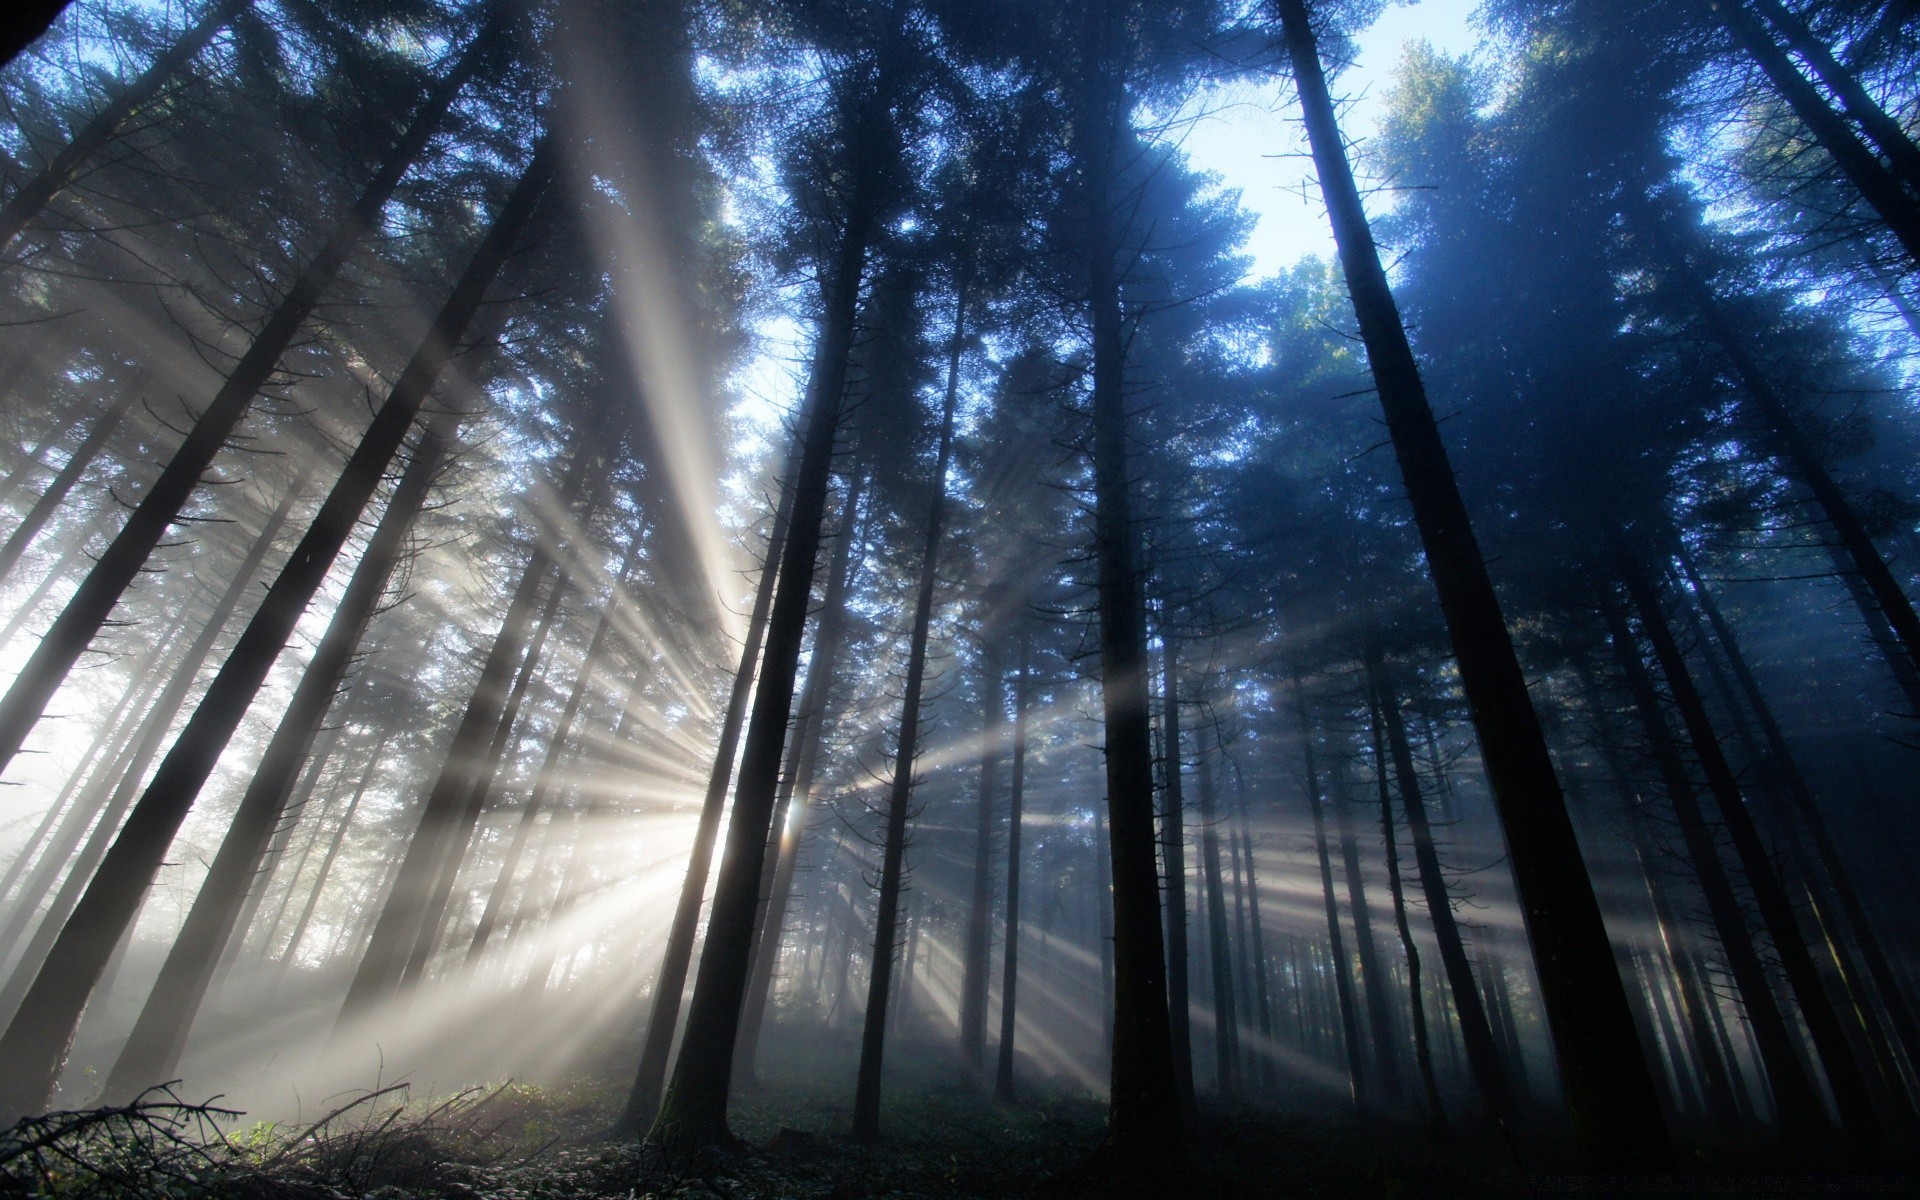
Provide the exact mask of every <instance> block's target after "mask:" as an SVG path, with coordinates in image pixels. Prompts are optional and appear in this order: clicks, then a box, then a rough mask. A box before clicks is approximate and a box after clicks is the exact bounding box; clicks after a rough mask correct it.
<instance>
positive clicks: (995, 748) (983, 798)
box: [960, 618, 1007, 1078]
mask: <svg viewBox="0 0 1920 1200" xmlns="http://www.w3.org/2000/svg"><path fill="white" fill-rule="evenodd" d="M994 625H995V622H994V621H993V620H992V619H991V618H989V619H988V621H987V623H986V627H985V628H984V629H983V631H982V632H983V634H984V635H985V636H984V638H983V641H984V643H985V644H984V645H983V646H982V647H981V651H980V662H981V666H980V691H981V694H982V700H983V703H982V709H983V710H984V720H983V727H982V729H981V734H980V742H981V745H980V798H979V803H978V805H977V807H976V811H975V820H974V829H973V888H972V894H971V895H970V896H969V897H968V901H967V940H966V946H965V949H964V953H963V954H962V956H961V962H962V964H963V975H962V978H961V983H960V1053H961V1057H962V1058H963V1059H964V1060H965V1062H966V1065H967V1069H968V1070H969V1071H971V1072H972V1073H973V1074H974V1076H975V1077H976V1078H983V1077H984V1076H985V1073H986V1057H987V992H988V990H989V985H990V984H991V982H992V979H991V976H992V974H993V954H992V942H993V818H994V793H995V792H996V791H998V790H999V786H1000V780H999V775H1000V756H1001V754H1002V753H1004V746H1003V744H1004V743H1005V741H1006V738H1007V710H1006V704H1007V697H1006V682H1005V680H1004V679H1002V677H1001V670H1002V668H1001V664H1000V653H999V648H998V647H997V646H996V645H994V640H995V638H996V637H997V636H998V630H997V629H995V628H994Z"/></svg>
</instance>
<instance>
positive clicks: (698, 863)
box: [609, 287, 858, 1138]
mask: <svg viewBox="0 0 1920 1200" xmlns="http://www.w3.org/2000/svg"><path fill="white" fill-rule="evenodd" d="M855 290H856V291H857V290H858V289H857V287H856V289H855ZM849 326H851V318H849ZM849 336H851V334H849ZM821 369H822V367H821V366H819V365H816V368H815V373H816V374H818V373H819V371H820V370H821ZM843 371H844V368H843ZM842 378H844V374H843V376H842ZM799 463H800V454H799V444H798V440H797V439H796V444H795V446H794V448H793V450H792V452H791V453H790V454H789V455H788V460H787V470H786V473H785V475H784V477H783V478H782V479H781V480H780V485H779V486H780V500H779V501H778V503H776V504H775V505H774V514H773V525H772V527H771V528H770V529H769V530H768V531H767V550H766V557H765V561H764V562H762V563H761V566H760V582H759V586H758V587H757V588H756V589H755V591H754V597H753V612H752V614H751V615H750V616H749V617H748V618H747V637H746V641H745V642H744V643H743V644H742V645H741V648H740V663H739V665H738V666H737V667H736V668H735V669H734V674H733V689H732V691H731V692H730V693H729V694H728V696H727V711H726V714H725V716H724V717H722V719H721V723H720V743H719V748H718V750H717V751H716V752H715V754H714V759H713V770H712V771H711V772H710V773H709V774H708V776H707V792H706V797H705V799H704V800H703V801H702V802H701V805H700V820H699V823H698V825H696V826H695V828H694V834H693V847H692V849H691V851H690V852H689V853H688V856H687V874H686V877H685V878H684V879H683V880H682V881H681V884H680V898H679V901H678V903H677V904H676V905H675V906H674V910H673V923H672V924H671V925H670V926H669V927H668V930H667V945H666V950H665V952H664V954H663V955H662V957H661V961H660V973H659V974H658V975H657V976H656V977H655V979H654V985H653V1004H652V1005H651V1011H650V1012H649V1013H648V1015H647V1037H646V1041H645V1043H644V1044H643V1045H642V1046H641V1050H640V1066H639V1068H638V1070H636V1071H635V1073H634V1080H633V1087H632V1088H630V1089H628V1092H627V1104H626V1107H625V1109H623V1110H622V1111H621V1114H620V1119H619V1120H617V1121H615V1122H614V1124H613V1128H612V1130H610V1131H609V1136H611V1137H614V1138H636V1137H639V1136H640V1134H641V1132H642V1131H643V1130H644V1129H646V1127H647V1122H649V1121H651V1120H652V1119H653V1115H654V1113H655V1112H656V1111H657V1110H658V1109H659V1107H660V1089H661V1086H662V1084H663V1083H664V1082H665V1081H666V1077H667V1059H668V1056H669V1055H670V1053H671V1052H672V1050H673V1035H674V1032H675V1030H676V1029H677V1027H678V1026H679V1023H680V999H681V995H682V993H684V992H685V991H686V988H687V968H688V967H689V966H690V965H691V964H692V962H693V939H694V936H695V934H696V932H697V931H698V929H699V926H700V906H701V904H702V903H703V902H704V901H705V899H706V894H707V874H708V871H709V870H710V869H711V867H712V865H713V843H714V839H715V837H716V835H717V834H718V832H719V829H720V818H721V816H722V815H723V813H724V812H725V809H726V801H727V787H728V785H729V783H731V781H732V779H733V760H734V757H735V753H736V752H737V751H738V749H739V746H740V733H741V729H742V727H743V726H744V725H745V723H746V716H747V700H748V698H749V696H750V695H751V694H752V692H753V681H754V676H755V671H756V669H757V668H758V667H759V665H760V648H761V643H762V641H763V640H764V639H765V636H766V631H767V620H768V615H769V613H770V611H771V609H772V605H773V593H774V584H775V581H776V580H777V579H778V578H779V574H780V564H781V561H782V555H783V552H784V550H785V547H786V543H787V527H788V525H789V523H790V522H791V519H792V514H793V502H794V487H795V486H796V484H797V483H798V479H797V472H798V469H799ZM823 503H824V501H823Z"/></svg>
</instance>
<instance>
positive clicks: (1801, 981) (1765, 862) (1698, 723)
mask: <svg viewBox="0 0 1920 1200" xmlns="http://www.w3.org/2000/svg"><path fill="white" fill-rule="evenodd" d="M1626 583H1627V592H1628V594H1629V595H1630V596H1631V597H1632V599H1633V604H1634V607H1635V608H1636V609H1637V610H1638V611H1639V613H1640V622H1641V626H1642V628H1644V629H1645V630H1646V634H1647V640H1648V642H1649V643H1651V644H1652V646H1653V651H1654V656H1655V657H1656V658H1657V659H1658V660H1659V662H1660V669H1661V673H1662V674H1664V675H1665V676H1666V677H1667V687H1668V688H1669V689H1670V690H1671V692H1672V695H1673V699H1674V703H1675V705H1676V707H1678V708H1679V710H1680V716H1681V720H1682V721H1683V722H1684V723H1685V725H1686V728H1687V736H1688V739H1689V740H1691V741H1692V742H1693V744H1694V752H1695V753H1696V754H1697V755H1699V758H1700V763H1701V766H1702V768H1703V769H1704V770H1705V773H1706V777H1707V784H1708V786H1709V787H1710V788H1711V789H1712V791H1713V796H1714V801H1715V803H1716V805H1717V807H1718V808H1719V810H1720V822H1721V824H1722V825H1723V826H1724V827H1725V829H1726V831H1727V834H1728V836H1729V838H1730V839H1731V840H1732V842H1733V848H1734V853H1735V854H1736V855H1738V857H1739V859H1740V866H1741V870H1742V871H1743V872H1744V873H1745V874H1746V877H1747V887H1748V888H1749V889H1750V890H1751V892H1752V894H1753V900H1754V904H1755V906H1756V907H1758V908H1759V910H1760V916H1761V919H1762V921H1764V922H1765V925H1766V929H1767V933H1768V934H1769V936H1770V937H1771V938H1772V941H1773V947H1774V951H1775V953H1777V954H1778V955H1779V956H1780V965H1781V967H1782V969H1783V970H1784V972H1785V974H1786V977H1787V982H1788V984H1789V985H1790V986H1791V987H1792V989H1793V995H1794V999H1795V1000H1797V1001H1798V1002H1799V1005H1800V1017H1801V1019H1802V1020H1803V1021H1805V1022H1806V1025H1807V1032H1808V1034H1809V1035H1810V1036H1811V1037H1812V1039H1813V1045H1814V1049H1815V1051H1816V1052H1817V1053H1818V1055H1819V1057H1820V1065H1821V1066H1822V1067H1823V1068H1824V1069H1825V1071H1826V1075H1827V1086H1828V1087H1829V1088H1831V1089H1832V1091H1833V1098H1834V1103H1835V1104H1836V1106H1837V1107H1838V1108H1839V1111H1840V1123H1841V1126H1842V1127H1843V1128H1844V1129H1845V1130H1846V1132H1847V1134H1848V1136H1849V1137H1850V1138H1851V1139H1852V1140H1853V1141H1854V1143H1855V1144H1856V1145H1857V1146H1858V1147H1859V1148H1861V1149H1862V1150H1866V1151H1868V1152H1870V1153H1871V1152H1873V1151H1876V1150H1877V1149H1878V1147H1879V1145H1880V1141H1881V1128H1880V1119H1879V1116H1878V1115H1877V1114H1876V1113H1875V1112H1874V1109H1873V1100H1872V1096H1871V1093H1870V1092H1869V1090H1868V1088H1867V1081H1866V1077H1865V1075H1864V1074H1863V1073H1862V1072H1861V1069H1860V1064H1859V1062H1858V1061H1857V1060H1856V1059H1855V1058H1854V1055H1853V1048H1852V1047H1851V1046H1850V1045H1848V1043H1847V1038H1846V1033H1845V1031H1844V1029H1842V1027H1841V1024H1840V1017H1839V1014H1838V1013H1836V1012H1835V1011H1834V1007H1833V1001H1832V1000H1831V999H1830V998H1829V997H1828V995H1827V992H1826V988H1825V987H1824V985H1823V984H1822V983H1821V980H1820V974H1819V971H1818V970H1817V969H1816V968H1815V966H1814V963H1813V955H1812V953H1811V952H1810V951H1809V950H1808V949H1807V942H1806V936H1805V935H1804V934H1803V933H1802V931H1801V929H1800V919H1799V915H1798V914H1797V913H1795V912H1794V909H1793V901H1792V899H1791V898H1790V897H1789V896H1788V895H1787V889H1786V886H1785V885H1784V884H1783V883H1782V882H1781V880H1780V875H1779V872H1778V871H1777V870H1776V869H1775V867H1774V864H1773V860H1772V858H1771V856H1770V855H1769V854H1768V853H1767V848H1766V844H1765V842H1764V841H1763V840H1762V838H1761V837H1760V831H1759V829H1758V828H1756V827H1755V825H1754V823H1753V815H1752V814H1751V813H1750V812H1748V810H1747V805H1746V800H1745V799H1744V798H1743V797H1742V796H1741V795H1740V785H1739V784H1738V783H1737V782H1736V781H1735V780H1734V776H1733V768H1732V767H1731V766H1730V765H1729V764H1728V763H1727V760H1726V756H1725V754H1724V753H1723V752H1722V750H1721V748H1720V740H1719V738H1718V736H1717V735H1716V734H1715V733H1714V730H1713V726H1712V723H1711V721H1710V720H1709V718H1708V717H1707V710H1706V705H1705V704H1704V702H1703V701H1702V700H1701V698H1700V693H1699V691H1698V690H1697V689H1696V688H1695V687H1694V683H1693V676H1692V673H1691V672H1690V671H1689V670H1688V669H1687V664H1686V660H1685V659H1684V658H1683V657H1682V656H1681V653H1680V647H1679V645H1678V643H1676V642H1675V641H1674V639H1673V634H1672V631H1671V630H1669V629H1668V627H1667V622H1666V614H1665V613H1664V612H1663V611H1662V610H1661V608H1660V599H1659V596H1658V595H1657V594H1656V593H1655V592H1654V589H1653V585H1652V584H1651V583H1650V582H1649V581H1648V579H1647V578H1646V576H1645V575H1644V574H1643V573H1642V572H1641V571H1639V570H1638V569H1631V568H1630V569H1629V570H1628V572H1627V581H1626Z"/></svg>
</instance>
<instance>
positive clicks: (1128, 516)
mask: <svg viewBox="0 0 1920 1200" xmlns="http://www.w3.org/2000/svg"><path fill="white" fill-rule="evenodd" d="M1087 12H1088V24H1089V25H1090V26H1091V35H1090V36H1089V37H1088V38H1087V44H1088V46H1089V47H1090V48H1091V50H1092V52H1093V53H1094V54H1095V55H1096V65H1095V66H1094V67H1093V68H1091V69H1089V70H1087V72H1086V74H1087V78H1085V79H1083V80H1080V81H1078V82H1077V84H1076V88H1075V90H1076V92H1077V93H1078V94H1077V95H1075V96H1074V97H1072V101H1073V104H1074V107H1075V109H1076V112H1075V118H1076V119H1075V120H1074V122H1073V126H1072V129H1073V138H1072V145H1071V147H1070V150H1071V153H1072V156H1073V158H1074V161H1075V165H1076V166H1077V168H1078V170H1079V173H1080V177H1081V178H1080V186H1081V188H1082V189H1084V192H1083V195H1082V196H1081V197H1080V198H1079V200H1080V203H1081V204H1082V205H1083V206H1084V207H1083V208H1082V211H1081V212H1079V213H1078V214H1076V215H1077V216H1078V217H1079V218H1080V220H1081V221H1083V222H1084V229H1085V245H1084V246H1083V250H1084V253H1085V259H1086V264H1087V278H1086V286H1087V290H1086V303H1087V324H1088V326H1089V327H1090V331H1091V334H1092V345H1091V351H1092V358H1093V361H1092V380H1091V382H1092V394H1091V397H1090V400H1091V408H1092V426H1093V428H1092V435H1093V436H1092V451H1093V493H1094V513H1093V543H1094V544H1093V557H1094V566H1095V571H1094V575H1095V585H1096V586H1095V590H1096V609H1097V613H1098V617H1099V626H1100V633H1099V646H1100V664H1099V669H1100V698H1101V717H1102V725H1103V728H1104V733H1105V743H1106V747H1105V748H1106V788H1107V797H1106V799H1107V817H1108V822H1109V826H1110V837H1109V841H1110V843H1111V853H1110V857H1111V860H1112V877H1113V959H1114V971H1113V977H1114V1012H1113V1064H1112V1083H1111V1086H1110V1088H1109V1089H1108V1109H1107V1141H1108V1144H1109V1145H1110V1146H1111V1147H1112V1148H1113V1149H1114V1150H1115V1151H1116V1152H1117V1153H1118V1154H1119V1155H1120V1156H1121V1157H1122V1158H1124V1159H1126V1160H1129V1161H1131V1162H1134V1163H1137V1164H1140V1165H1141V1166H1144V1167H1146V1168H1148V1169H1150V1170H1153V1169H1159V1168H1161V1167H1163V1166H1164V1165H1166V1164H1167V1163H1170V1162H1171V1161H1172V1160H1173V1159H1174V1158H1175V1157H1176V1156H1177V1154H1178V1148H1179V1145H1180V1140H1181V1129H1182V1125H1183V1124H1184V1113H1185V1111H1186V1110H1187V1109H1188V1108H1189V1107H1190V1106H1191V1099H1192V1094H1193V1089H1192V1086H1191V1073H1190V1071H1183V1070H1181V1069H1180V1068H1179V1067H1177V1066H1176V1065H1175V1055H1176V1049H1175V1047H1176V1041H1177V1043H1178V1044H1179V1045H1181V1046H1184V1045H1185V1044H1186V1039H1185V1037H1184V1036H1182V1037H1179V1038H1178V1039H1176V1037H1175V1033H1174V1025H1173V1022H1174V1021H1179V1022H1181V1023H1182V1028H1183V1029H1184V1023H1185V1021H1186V1019H1187V1014H1186V1010H1185V989H1184V987H1183V988H1181V996H1180V997H1179V999H1178V1000H1177V1001H1175V1002H1174V1004H1173V1005H1170V1004H1169V999H1168V981H1169V975H1170V971H1169V947H1167V945H1166V944H1165V939H1164V938H1163V936H1162V932H1161V924H1160V916H1161V914H1160V873H1159V871H1158V870H1157V869H1156V864H1155V862H1154V822H1153V817H1154V803H1153V801H1154V796H1153V775H1154V771H1153V731H1152V714H1151V712H1150V702H1149V699H1148V678H1147V676H1148V663H1147V635H1146V613H1145V610H1144V608H1143V606H1142V603H1141V595H1140V571H1139V567H1138V557H1139V548H1138V545H1137V539H1138V531H1137V530H1136V529H1135V528H1134V517H1133V497H1132V495H1131V479H1132V471H1131V469H1130V466H1129V454H1128V446H1127V427H1128V419H1127V395H1126V378H1125V376H1126V361H1127V346H1126V336H1127V335H1126V329H1125V316H1124V313H1123V312H1122V309H1121V302H1120V277H1119V272H1120V259H1121V253H1120V248H1119V246H1118V245H1117V238H1116V235H1115V233H1114V230H1113V228H1112V224H1113V222H1114V221H1115V220H1116V216H1115V213H1114V211H1113V208H1114V206H1115V204H1116V203H1117V202H1118V201H1117V197H1116V195H1115V192H1116V184H1115V176H1116V175H1117V174H1118V173H1119V171H1120V164H1119V162H1118V161H1117V159H1118V156H1119V155H1120V153H1121V149H1120V147H1119V145H1118V142H1119V140H1120V138H1121V136H1122V131H1123V130H1124V129H1125V128H1126V125H1127V121H1126V95H1125V85H1124V83H1123V73H1122V72H1121V71H1119V70H1113V69H1110V68H1106V67H1105V61H1106V60H1107V59H1110V58H1111V57H1112V54H1111V47H1110V45H1109V43H1111V42H1113V41H1115V40H1117V33H1118V30H1117V28H1116V27H1117V25H1118V24H1119V22H1118V21H1117V20H1116V17H1115V15H1114V14H1113V13H1112V12H1110V11H1108V10H1107V9H1106V7H1105V6H1103V5H1100V4H1093V5H1090V6H1088V9H1087ZM1179 878H1180V877H1179V876H1176V875H1173V874H1171V872H1170V873H1169V879H1174V880H1178V879H1179ZM1182 924H1183V926H1184V921H1183V922H1182ZM1175 961H1176V962H1177V966H1178V969H1179V970H1181V971H1182V972H1184V971H1185V966H1186V964H1185V955H1184V953H1179V954H1176V955H1175ZM1175 1009H1177V1011H1174V1010H1175ZM1181 1057H1182V1061H1185V1056H1184V1055H1182V1056H1181Z"/></svg>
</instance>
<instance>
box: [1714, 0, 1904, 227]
mask: <svg viewBox="0 0 1920 1200" xmlns="http://www.w3.org/2000/svg"><path fill="white" fill-rule="evenodd" d="M1729 2H1731V0H1729ZM1754 4H1755V7H1757V8H1758V9H1759V10H1760V12H1761V13H1762V14H1763V15H1764V16H1765V17H1766V18H1767V20H1768V21H1770V22H1772V24H1773V26H1774V28H1776V29H1778V30H1779V31H1780V33H1781V35H1782V36H1783V37H1785V38H1786V42H1787V45H1788V46H1789V47H1791V48H1792V49H1793V51H1794V52H1795V53H1797V54H1799V55H1800V57H1802V58H1804V59H1806V60H1807V63H1808V64H1809V65H1810V66H1812V67H1813V70H1814V73H1815V74H1816V75H1818V76H1819V77H1820V82H1822V83H1824V84H1826V85H1827V87H1828V88H1829V89H1831V90H1832V92H1833V94H1834V95H1836V96H1838V97H1840V103H1841V104H1842V105H1844V106H1845V108H1846V111H1847V115H1848V116H1849V117H1852V118H1853V119H1854V121H1856V122H1857V123H1858V124H1859V126H1860V128H1861V129H1862V130H1863V131H1865V133H1866V135H1867V137H1868V139H1869V140H1871V141H1872V142H1873V144H1874V147H1875V148H1876V149H1878V150H1879V151H1880V153H1881V154H1882V155H1884V156H1885V157H1886V160H1887V162H1888V164H1889V165H1890V166H1891V167H1892V169H1893V172H1894V174H1896V175H1898V176H1899V177H1900V178H1901V180H1902V181H1904V182H1905V183H1906V185H1907V187H1908V188H1909V189H1910V190H1911V191H1912V193H1913V194H1914V195H1920V146H1916V145H1915V144H1914V140H1913V138H1912V136H1911V135H1909V134H1908V133H1907V130H1906V128H1905V126H1903V125H1901V124H1900V122H1899V121H1897V120H1895V119H1894V118H1893V117H1892V116H1891V115H1890V114H1888V112H1887V110H1886V109H1884V108H1882V107H1881V106H1880V104H1879V103H1878V102H1877V101H1875V100H1874V98H1873V97H1872V96H1871V95H1869V94H1868V92H1867V89H1866V88H1865V87H1863V86H1861V84H1860V77H1859V76H1858V75H1855V74H1854V73H1853V72H1852V71H1850V70H1848V69H1847V68H1846V66H1845V65H1844V64H1843V63H1841V61H1840V60H1839V59H1838V58H1836V57H1834V53H1833V50H1832V49H1831V48H1830V47H1828V45H1827V43H1826V42H1825V41H1824V40H1822V39H1821V38H1820V37H1819V36H1818V35H1817V34H1815V33H1814V32H1813V30H1812V29H1810V28H1808V27H1807V23H1806V21H1804V20H1802V19H1801V17H1800V14H1798V13H1796V12H1794V11H1793V10H1792V9H1791V8H1788V7H1787V6H1786V5H1785V4H1782V3H1781V2H1780V0H1754Z"/></svg>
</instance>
